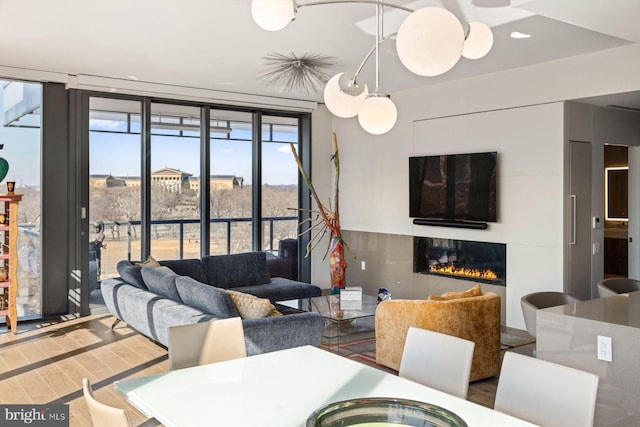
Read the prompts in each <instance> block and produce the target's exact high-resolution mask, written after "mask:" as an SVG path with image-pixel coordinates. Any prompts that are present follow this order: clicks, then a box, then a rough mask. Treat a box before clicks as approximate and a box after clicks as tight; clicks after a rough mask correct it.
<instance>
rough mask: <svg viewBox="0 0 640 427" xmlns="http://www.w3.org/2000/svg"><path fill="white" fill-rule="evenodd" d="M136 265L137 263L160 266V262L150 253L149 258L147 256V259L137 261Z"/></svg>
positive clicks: (140, 265)
mask: <svg viewBox="0 0 640 427" xmlns="http://www.w3.org/2000/svg"><path fill="white" fill-rule="evenodd" d="M135 265H137V266H138V267H154V268H157V267H160V263H159V262H158V261H156V259H155V258H154V257H152V256H151V255H149V258H147V260H146V261H143V262H136V264H135Z"/></svg>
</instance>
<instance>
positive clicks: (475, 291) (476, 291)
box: [428, 285, 482, 301]
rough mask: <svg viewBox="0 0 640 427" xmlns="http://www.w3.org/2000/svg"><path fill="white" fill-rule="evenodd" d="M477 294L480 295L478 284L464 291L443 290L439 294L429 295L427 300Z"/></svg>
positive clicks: (475, 295) (443, 299) (465, 296)
mask: <svg viewBox="0 0 640 427" xmlns="http://www.w3.org/2000/svg"><path fill="white" fill-rule="evenodd" d="M479 295H482V290H481V289H480V285H476V286H474V287H473V288H471V289H467V290H466V291H464V292H445V293H443V294H442V295H440V296H437V295H429V298H428V299H429V301H446V300H450V299H458V298H470V297H477V296H479Z"/></svg>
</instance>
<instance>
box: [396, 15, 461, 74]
mask: <svg viewBox="0 0 640 427" xmlns="http://www.w3.org/2000/svg"><path fill="white" fill-rule="evenodd" d="M463 45H464V29H463V28H462V24H461V23H460V21H458V18H456V16H455V15H454V14H453V13H451V12H449V11H448V10H446V9H442V8H440V7H424V8H422V9H418V10H416V11H415V12H413V13H411V14H410V15H409V16H408V17H407V19H405V20H404V22H403V23H402V24H401V25H400V28H399V29H398V34H397V36H396V49H397V51H398V56H399V57H400V61H402V64H404V66H405V67H407V68H408V69H409V70H411V71H412V72H414V73H416V74H418V75H420V76H437V75H440V74H442V73H445V72H447V71H449V70H450V69H451V68H452V67H453V66H454V65H456V63H457V62H458V60H459V59H460V55H461V54H462V47H463Z"/></svg>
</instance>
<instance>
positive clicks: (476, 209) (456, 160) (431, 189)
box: [409, 152, 498, 222]
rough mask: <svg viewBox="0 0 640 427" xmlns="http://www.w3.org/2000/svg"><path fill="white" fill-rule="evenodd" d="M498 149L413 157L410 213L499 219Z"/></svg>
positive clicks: (451, 217)
mask: <svg viewBox="0 0 640 427" xmlns="http://www.w3.org/2000/svg"><path fill="white" fill-rule="evenodd" d="M497 154H498V153H497V152H487V153H471V154H448V155H440V156H422V157H410V158H409V216H410V217H411V218H426V219H439V220H460V221H482V222H497V209H496V165H497V162H496V160H497Z"/></svg>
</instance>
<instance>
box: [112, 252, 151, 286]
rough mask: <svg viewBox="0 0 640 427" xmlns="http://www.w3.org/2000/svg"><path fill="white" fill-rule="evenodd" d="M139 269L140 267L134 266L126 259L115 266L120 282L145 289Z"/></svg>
mask: <svg viewBox="0 0 640 427" xmlns="http://www.w3.org/2000/svg"><path fill="white" fill-rule="evenodd" d="M141 268H142V267H140V266H137V265H134V264H132V263H131V261H127V260H126V259H125V260H122V261H119V262H118V264H116V269H117V270H118V275H119V276H120V278H121V279H122V280H124V281H125V282H127V283H129V284H131V285H133V286H136V287H138V288H140V289H147V286H146V285H145V284H144V279H143V278H142V273H140V269H141Z"/></svg>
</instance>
